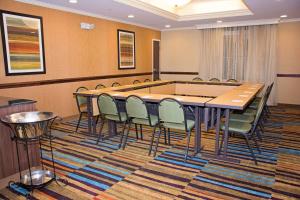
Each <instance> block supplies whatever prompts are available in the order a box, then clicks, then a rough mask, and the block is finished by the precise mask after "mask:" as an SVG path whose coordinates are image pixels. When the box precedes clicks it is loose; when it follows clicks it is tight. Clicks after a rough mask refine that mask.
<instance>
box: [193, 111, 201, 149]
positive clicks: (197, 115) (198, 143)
mask: <svg viewBox="0 0 300 200" xmlns="http://www.w3.org/2000/svg"><path fill="white" fill-rule="evenodd" d="M194 113H195V146H194V153H195V155H196V154H197V153H199V152H200V150H201V112H200V107H198V106H196V107H195V111H194Z"/></svg>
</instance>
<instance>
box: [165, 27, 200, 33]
mask: <svg viewBox="0 0 300 200" xmlns="http://www.w3.org/2000/svg"><path fill="white" fill-rule="evenodd" d="M196 29H197V27H196V26H187V27H180V28H168V29H162V30H161V32H168V31H181V30H196Z"/></svg>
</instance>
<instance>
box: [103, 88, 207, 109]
mask: <svg viewBox="0 0 300 200" xmlns="http://www.w3.org/2000/svg"><path fill="white" fill-rule="evenodd" d="M106 93H107V94H109V95H111V96H113V97H115V98H117V99H125V98H126V97H128V96H130V95H136V96H139V97H141V98H142V99H143V100H145V101H147V102H159V101H160V100H162V99H164V98H173V99H176V100H178V101H180V102H181V103H182V104H183V105H191V106H204V105H205V103H206V102H208V101H210V100H212V98H206V97H191V96H179V95H167V94H149V93H136V92H134V91H130V92H116V91H111V92H106Z"/></svg>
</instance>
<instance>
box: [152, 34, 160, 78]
mask: <svg viewBox="0 0 300 200" xmlns="http://www.w3.org/2000/svg"><path fill="white" fill-rule="evenodd" d="M154 41H158V42H159V53H158V54H160V39H152V43H151V47H152V49H151V53H152V56H151V63H152V81H153V80H154V66H153V64H154V63H153V46H154V45H153V43H154ZM159 62H160V59H159ZM159 68H160V65H159ZM159 77H160V73H159Z"/></svg>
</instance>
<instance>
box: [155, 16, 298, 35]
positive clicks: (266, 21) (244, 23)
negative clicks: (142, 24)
mask: <svg viewBox="0 0 300 200" xmlns="http://www.w3.org/2000/svg"><path fill="white" fill-rule="evenodd" d="M299 20H300V19H299ZM278 23H279V19H262V20H250V21H235V22H223V23H221V24H219V23H211V24H200V25H196V26H188V27H180V28H168V29H162V30H161V31H162V32H167V31H180V30H200V29H208V28H225V27H237V26H254V25H266V24H278Z"/></svg>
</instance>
